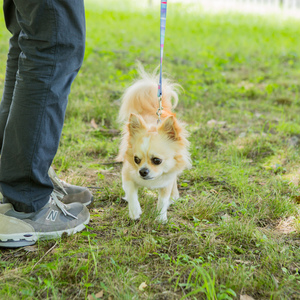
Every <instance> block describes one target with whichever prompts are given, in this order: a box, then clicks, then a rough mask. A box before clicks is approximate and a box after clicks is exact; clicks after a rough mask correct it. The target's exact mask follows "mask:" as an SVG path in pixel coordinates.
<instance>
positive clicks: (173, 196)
mask: <svg viewBox="0 0 300 300" xmlns="http://www.w3.org/2000/svg"><path fill="white" fill-rule="evenodd" d="M178 198H179V192H178V187H177V177H175V180H174V182H173V186H172V191H171V199H170V202H171V204H172V203H174V202H175V201H176V200H177V199H178Z"/></svg>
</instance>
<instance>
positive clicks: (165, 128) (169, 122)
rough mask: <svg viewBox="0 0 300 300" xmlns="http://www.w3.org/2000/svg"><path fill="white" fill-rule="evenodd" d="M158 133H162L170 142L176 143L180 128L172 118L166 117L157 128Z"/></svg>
mask: <svg viewBox="0 0 300 300" xmlns="http://www.w3.org/2000/svg"><path fill="white" fill-rule="evenodd" d="M158 132H160V133H164V134H166V135H167V136H168V138H169V139H170V140H173V141H178V140H179V139H180V136H179V133H180V128H179V126H178V124H177V122H176V120H175V118H174V116H169V117H167V118H166V119H165V120H164V121H163V122H162V124H161V125H160V126H159V128H158Z"/></svg>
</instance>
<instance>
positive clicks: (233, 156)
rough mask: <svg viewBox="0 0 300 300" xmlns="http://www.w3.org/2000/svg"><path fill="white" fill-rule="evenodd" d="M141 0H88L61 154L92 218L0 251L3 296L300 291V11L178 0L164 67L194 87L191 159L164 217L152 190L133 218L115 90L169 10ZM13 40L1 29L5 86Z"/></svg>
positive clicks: (228, 295)
mask: <svg viewBox="0 0 300 300" xmlns="http://www.w3.org/2000/svg"><path fill="white" fill-rule="evenodd" d="M135 3H136V2H135V1H129V0H128V1H117V0H112V1H109V2H107V3H105V2H104V1H92V0H89V1H86V17H87V42H86V53H85V60H84V64H83V67H82V69H81V71H80V73H79V75H78V76H77V78H76V80H75V82H74V84H73V86H72V92H71V94H70V97H69V104H68V109H67V114H66V120H65V126H64V129H63V133H62V138H61V141H60V148H59V151H58V153H57V155H56V157H55V160H54V166H55V168H56V170H57V172H58V173H59V175H60V177H61V178H62V179H64V180H66V181H68V182H70V183H73V184H78V185H87V186H89V187H90V188H91V190H92V191H93V194H94V204H93V206H92V207H91V210H90V211H91V220H92V221H91V223H90V225H89V227H87V229H86V230H85V231H84V232H82V233H80V234H77V235H75V236H72V237H63V238H62V239H61V240H58V241H56V242H52V241H49V242H47V241H44V242H40V243H38V244H37V245H36V246H33V247H27V248H23V249H15V250H2V251H1V252H0V276H1V279H2V280H1V281H0V296H2V298H3V297H6V298H8V299H70V298H74V299H96V298H97V297H98V296H99V295H101V297H102V298H103V299H112V298H113V299H238V298H239V296H240V294H247V295H251V296H252V297H253V298H254V299H299V297H300V294H299V285H300V277H299V269H300V266H299V261H300V247H299V232H300V231H299V228H300V226H299V195H300V191H299V187H298V183H299V177H300V176H299V144H300V136H299V135H300V127H299V124H300V116H299V107H300V100H299V92H300V89H299V75H300V73H299V72H300V71H299V70H300V60H299V54H298V53H299V48H300V39H299V36H300V24H299V21H298V20H292V19H291V20H283V19H282V18H280V17H278V18H277V17H276V18H274V17H267V16H264V17H261V16H252V15H239V14H228V13H227V14H209V13H204V12H203V11H202V10H201V9H198V10H196V8H195V10H194V9H192V11H189V10H188V8H187V7H186V6H185V5H184V4H182V5H179V4H175V3H172V1H171V2H170V4H169V7H168V19H167V31H166V40H165V53H164V62H163V65H164V71H165V72H166V73H168V74H169V75H170V76H171V77H173V78H174V79H175V80H176V81H177V82H178V83H180V84H181V85H182V87H183V90H184V92H183V93H182V95H181V96H180V100H179V105H178V107H177V109H176V113H177V116H178V117H179V118H180V119H182V120H184V121H185V122H186V123H187V125H188V126H187V128H188V130H189V132H190V134H191V135H190V138H189V139H190V141H191V154H192V160H193V168H192V169H191V170H188V171H186V172H185V173H184V174H183V175H182V176H181V178H180V180H179V188H180V194H181V198H180V199H179V200H178V201H177V202H176V203H174V204H173V205H172V206H171V207H170V209H169V213H168V216H169V222H168V223H167V224H164V225H162V224H158V223H156V222H155V217H156V216H155V214H156V212H155V205H156V198H157V195H156V193H155V192H153V191H147V190H141V191H140V195H139V197H140V199H141V205H142V209H143V214H142V216H141V220H140V221H137V222H133V221H131V220H130V219H129V217H128V208H127V205H126V203H125V202H124V201H122V196H123V193H122V188H121V176H120V170H121V165H120V164H116V163H115V162H114V158H115V157H116V155H117V152H118V145H119V141H120V131H119V130H120V126H119V124H118V122H117V115H118V109H119V104H120V101H119V99H120V96H121V95H122V93H123V91H124V90H125V89H126V87H128V86H129V85H130V84H131V82H132V81H133V80H134V79H135V78H136V76H137V72H136V60H140V61H141V62H142V63H143V64H144V66H145V68H146V70H148V71H153V69H154V68H155V67H157V66H158V64H159V30H158V28H159V8H158V6H156V5H153V7H147V6H144V8H141V7H140V8H135V6H134V4H135ZM1 22H2V24H3V26H2V28H4V21H3V19H1ZM8 38H9V33H8V32H6V31H5V30H4V29H3V30H2V31H1V32H0V58H2V59H1V60H0V61H1V63H0V68H1V70H0V71H1V72H0V85H1V87H3V83H4V73H5V57H6V52H7V48H8V43H7V40H8ZM48 250H50V251H49V252H47V251H48ZM45 253H47V254H46V255H45ZM141 283H146V285H147V286H146V287H144V288H139V287H140V285H141ZM98 293H99V294H98ZM97 294H98V296H97Z"/></svg>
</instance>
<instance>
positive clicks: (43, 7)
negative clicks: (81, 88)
mask: <svg viewBox="0 0 300 300" xmlns="http://www.w3.org/2000/svg"><path fill="white" fill-rule="evenodd" d="M5 2H6V3H7V2H8V0H5ZM10 2H12V1H10ZM14 4H15V10H16V20H17V22H18V24H19V26H20V28H21V30H19V35H18V44H19V48H20V49H21V52H20V55H19V58H18V72H17V74H16V81H15V85H14V94H13V97H12V102H11V104H10V109H9V114H8V118H7V121H6V124H5V129H4V134H3V140H2V141H3V142H2V149H1V160H0V186H1V191H2V193H3V194H4V197H5V198H6V199H8V201H9V202H10V203H12V204H13V205H14V207H15V208H16V209H17V210H19V211H24V212H32V211H37V210H39V209H40V208H41V207H43V206H44V205H45V204H46V203H47V201H48V199H49V195H50V193H51V192H52V183H51V181H50V179H49V176H48V169H49V167H50V165H51V162H52V160H53V157H54V155H55V153H56V151H57V147H58V142H59V138H60V134H61V130H62V126H63V121H64V115H65V110H66V105H67V98H68V94H69V91H70V86H71V83H72V81H73V80H74V78H75V76H76V74H77V72H78V70H79V68H80V66H81V63H82V59H83V52H84V35H85V24H84V9H83V1H82V0H77V1H71V2H70V1H68V0H65V1H61V0H50V1H39V0H30V1H29V0H28V1H22V0H14ZM7 23H9V22H7ZM14 29H15V28H14ZM13 34H17V32H16V30H15V31H14V32H13ZM2 102H3V100H2ZM1 119H2V116H1Z"/></svg>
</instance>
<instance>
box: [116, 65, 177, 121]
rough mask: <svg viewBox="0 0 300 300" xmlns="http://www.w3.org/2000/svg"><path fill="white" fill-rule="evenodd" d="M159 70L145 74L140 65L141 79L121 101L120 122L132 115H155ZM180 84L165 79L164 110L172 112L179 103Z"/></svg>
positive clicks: (163, 92)
mask: <svg viewBox="0 0 300 300" xmlns="http://www.w3.org/2000/svg"><path fill="white" fill-rule="evenodd" d="M156 71H157V70H155V71H154V72H153V74H148V73H146V72H145V70H144V68H143V67H142V65H141V64H139V65H138V72H139V75H140V79H138V80H137V81H135V82H134V83H133V85H131V86H130V87H129V88H128V89H127V90H126V91H125V93H124V95H123V97H122V99H121V101H122V104H121V108H120V113H119V122H121V123H125V122H126V121H128V118H129V116H130V114H131V113H135V114H138V115H140V114H142V115H145V114H146V115H147V114H155V113H156V111H157V109H158V107H159V101H158V97H157V92H158V76H157V75H156V73H157V72H156ZM179 88H180V85H179V84H176V83H173V82H171V81H170V80H169V79H166V78H163V82H162V106H163V108H164V109H166V110H168V111H171V110H172V109H174V108H175V107H176V105H177V102H178V90H179Z"/></svg>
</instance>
